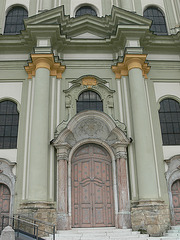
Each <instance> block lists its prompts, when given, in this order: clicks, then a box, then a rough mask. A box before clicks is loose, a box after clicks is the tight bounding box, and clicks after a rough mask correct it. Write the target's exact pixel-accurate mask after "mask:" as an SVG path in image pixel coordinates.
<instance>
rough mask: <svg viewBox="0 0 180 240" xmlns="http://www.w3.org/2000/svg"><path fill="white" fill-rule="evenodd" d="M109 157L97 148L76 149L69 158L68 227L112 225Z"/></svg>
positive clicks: (92, 145)
mask: <svg viewBox="0 0 180 240" xmlns="http://www.w3.org/2000/svg"><path fill="white" fill-rule="evenodd" d="M111 165H112V163H111V158H110V155H109V154H108V152H107V151H106V150H105V149H104V148H102V147H101V146H99V145H96V144H86V145H84V146H82V147H80V148H79V149H78V150H77V151H76V152H75V154H74V156H73V159H72V227H106V226H109V227H110V226H114V200H113V184H112V167H111Z"/></svg>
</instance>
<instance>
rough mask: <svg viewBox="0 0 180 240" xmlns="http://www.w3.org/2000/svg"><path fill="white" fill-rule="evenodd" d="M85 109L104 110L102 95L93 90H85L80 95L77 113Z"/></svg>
mask: <svg viewBox="0 0 180 240" xmlns="http://www.w3.org/2000/svg"><path fill="white" fill-rule="evenodd" d="M84 110H97V111H103V102H102V100H101V98H100V96H99V95H98V94H97V93H95V92H93V91H85V92H82V93H81V94H80V95H79V98H78V101H77V113H78V112H81V111H84Z"/></svg>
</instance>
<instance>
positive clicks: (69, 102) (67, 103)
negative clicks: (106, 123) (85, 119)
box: [65, 95, 71, 108]
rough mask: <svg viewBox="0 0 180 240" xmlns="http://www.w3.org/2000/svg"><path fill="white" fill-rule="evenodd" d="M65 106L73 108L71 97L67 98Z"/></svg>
mask: <svg viewBox="0 0 180 240" xmlns="http://www.w3.org/2000/svg"><path fill="white" fill-rule="evenodd" d="M65 106H66V108H70V107H71V95H67V96H66V97H65Z"/></svg>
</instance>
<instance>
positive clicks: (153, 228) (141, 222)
mask: <svg viewBox="0 0 180 240" xmlns="http://www.w3.org/2000/svg"><path fill="white" fill-rule="evenodd" d="M131 222H132V229H133V230H134V231H140V232H141V233H148V234H149V235H150V236H153V237H158V236H162V235H163V233H164V232H165V231H166V230H167V229H169V226H170V212H169V207H168V205H166V204H164V201H160V200H140V201H139V202H138V203H136V204H135V203H134V204H133V207H132V208H131Z"/></svg>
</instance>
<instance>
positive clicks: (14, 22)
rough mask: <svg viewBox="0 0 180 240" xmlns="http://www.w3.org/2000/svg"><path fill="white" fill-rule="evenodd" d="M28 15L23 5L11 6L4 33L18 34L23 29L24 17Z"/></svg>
mask: <svg viewBox="0 0 180 240" xmlns="http://www.w3.org/2000/svg"><path fill="white" fill-rule="evenodd" d="M27 17H28V12H27V11H26V9H24V8H23V7H14V8H12V9H11V10H10V11H9V12H8V14H7V16H6V22H5V28H4V34H20V32H21V30H24V19H25V18H27Z"/></svg>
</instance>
